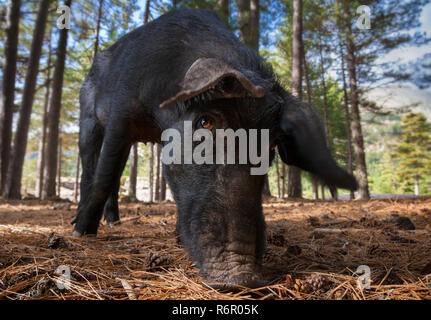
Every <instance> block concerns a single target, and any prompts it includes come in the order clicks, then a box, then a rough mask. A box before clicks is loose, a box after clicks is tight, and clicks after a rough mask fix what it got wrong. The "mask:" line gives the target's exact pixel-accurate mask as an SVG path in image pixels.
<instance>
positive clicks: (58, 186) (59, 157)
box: [57, 138, 61, 198]
mask: <svg viewBox="0 0 431 320" xmlns="http://www.w3.org/2000/svg"><path fill="white" fill-rule="evenodd" d="M57 196H58V197H59V198H61V138H59V139H58V152H57Z"/></svg>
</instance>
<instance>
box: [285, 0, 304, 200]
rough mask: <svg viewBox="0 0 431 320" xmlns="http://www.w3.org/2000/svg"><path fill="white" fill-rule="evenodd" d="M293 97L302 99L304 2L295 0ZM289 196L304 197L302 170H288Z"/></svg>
mask: <svg viewBox="0 0 431 320" xmlns="http://www.w3.org/2000/svg"><path fill="white" fill-rule="evenodd" d="M292 47H293V51H292V95H294V96H295V97H296V98H298V99H299V100H301V99H302V67H301V64H302V50H303V49H302V0H293V43H292ZM287 176H288V178H287V179H288V184H287V196H288V197H293V198H300V197H302V183H301V170H300V169H299V168H297V167H294V166H288V169H287Z"/></svg>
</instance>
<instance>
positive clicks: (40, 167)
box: [36, 28, 52, 199]
mask: <svg viewBox="0 0 431 320" xmlns="http://www.w3.org/2000/svg"><path fill="white" fill-rule="evenodd" d="M51 38H52V28H51V30H50V36H49V39H48V60H47V68H46V88H45V98H44V105H43V118H42V130H41V137H40V141H39V150H38V159H37V180H36V196H37V197H38V198H39V199H42V190H43V182H44V177H45V174H44V173H45V170H46V168H45V162H46V161H45V156H46V154H45V147H46V131H47V127H48V103H49V97H50V92H51V60H52V59H51V57H52V47H51Z"/></svg>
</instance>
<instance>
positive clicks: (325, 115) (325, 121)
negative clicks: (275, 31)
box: [319, 39, 331, 150]
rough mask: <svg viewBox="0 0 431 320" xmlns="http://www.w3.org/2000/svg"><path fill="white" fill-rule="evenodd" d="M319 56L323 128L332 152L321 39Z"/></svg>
mask: <svg viewBox="0 0 431 320" xmlns="http://www.w3.org/2000/svg"><path fill="white" fill-rule="evenodd" d="M319 56H320V77H321V83H322V90H323V126H324V130H325V141H326V146H327V147H328V149H329V150H331V141H330V138H329V122H328V98H327V93H326V91H327V90H326V80H325V66H324V61H323V53H322V43H321V40H320V39H319Z"/></svg>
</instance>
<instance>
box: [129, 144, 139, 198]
mask: <svg viewBox="0 0 431 320" xmlns="http://www.w3.org/2000/svg"><path fill="white" fill-rule="evenodd" d="M129 166H130V167H129V197H130V198H131V199H133V200H135V199H136V182H137V180H138V143H135V144H133V145H132V151H131V152H130V157H129Z"/></svg>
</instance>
